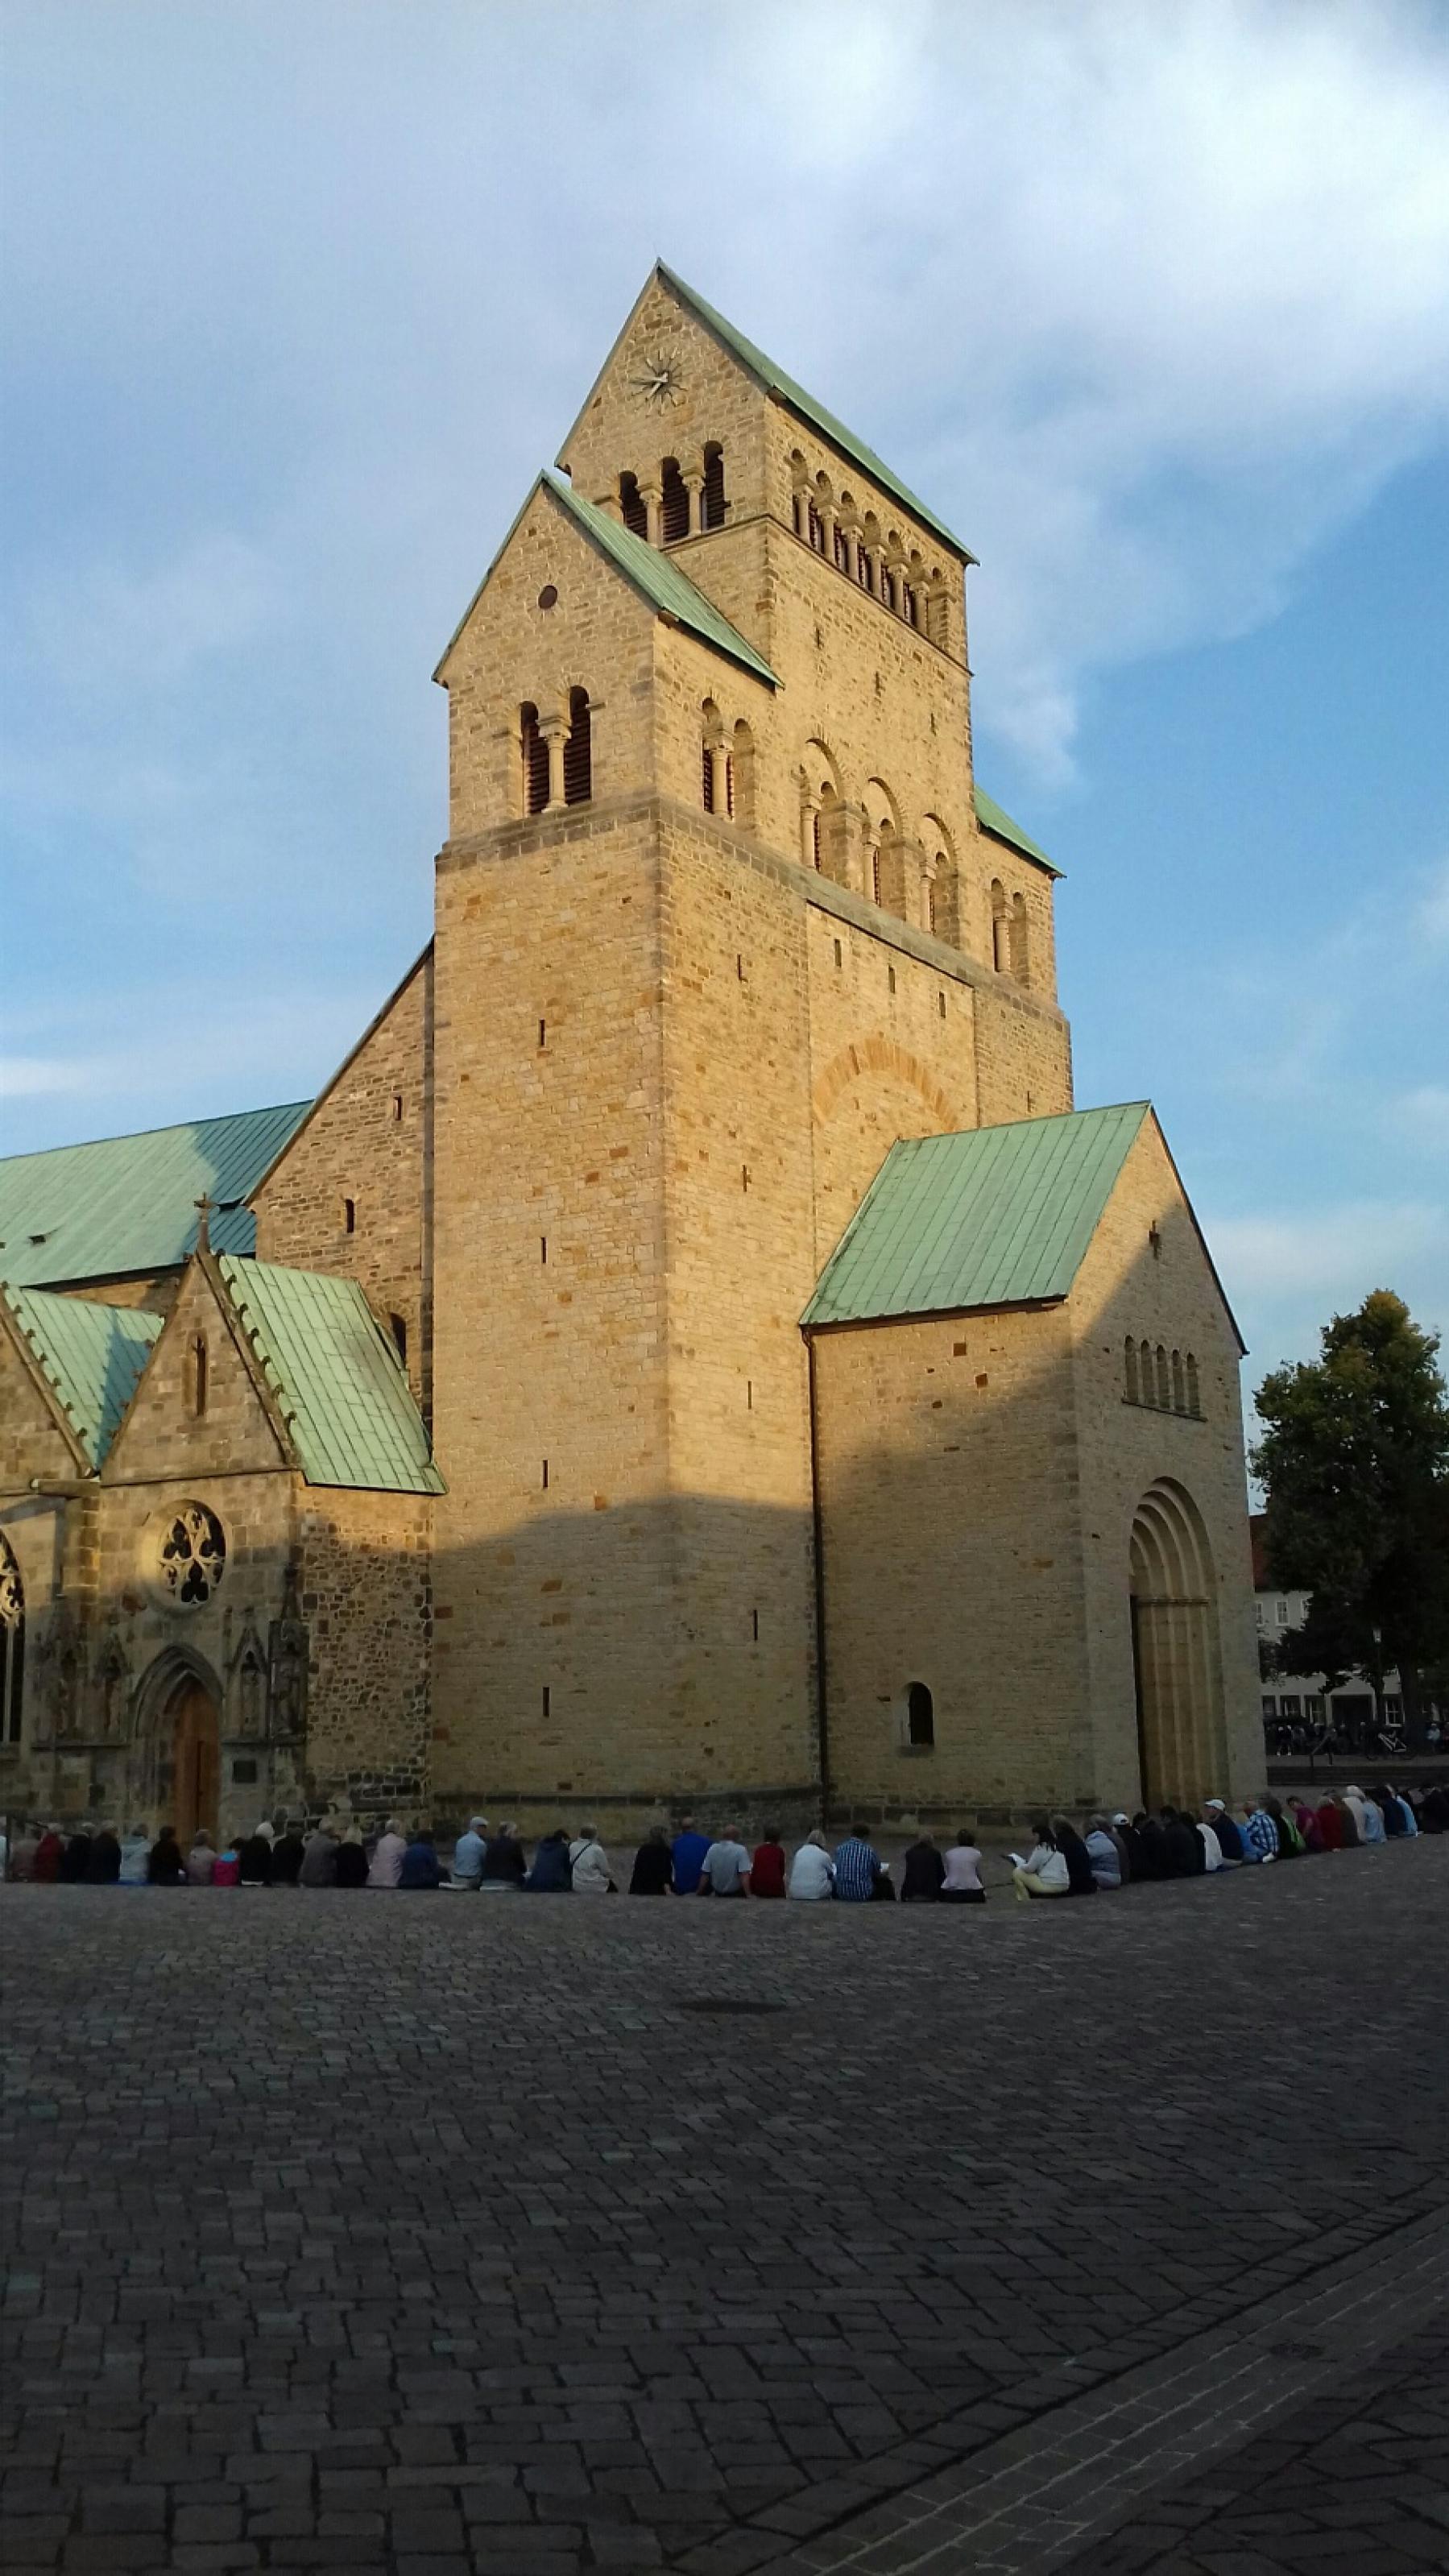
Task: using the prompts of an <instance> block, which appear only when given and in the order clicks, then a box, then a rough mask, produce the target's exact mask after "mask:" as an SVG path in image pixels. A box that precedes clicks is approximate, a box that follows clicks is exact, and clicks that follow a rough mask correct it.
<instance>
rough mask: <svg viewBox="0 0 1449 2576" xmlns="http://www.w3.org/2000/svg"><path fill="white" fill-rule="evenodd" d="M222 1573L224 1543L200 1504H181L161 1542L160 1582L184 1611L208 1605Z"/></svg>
mask: <svg viewBox="0 0 1449 2576" xmlns="http://www.w3.org/2000/svg"><path fill="white" fill-rule="evenodd" d="M225 1572H226V1539H225V1537H224V1536H223V1534H222V1526H221V1523H220V1521H219V1520H218V1519H217V1517H216V1514H215V1513H214V1512H209V1511H208V1510H207V1508H206V1506H205V1504H204V1503H183V1504H182V1506H181V1509H180V1511H179V1512H177V1513H176V1515H175V1517H174V1518H173V1519H172V1520H170V1521H168V1522H167V1523H166V1525H165V1528H164V1531H163V1534H162V1539H161V1581H162V1583H163V1584H164V1586H165V1588H166V1590H167V1591H168V1592H169V1593H170V1595H171V1598H172V1600H173V1601H175V1602H178V1603H180V1604H182V1605H183V1606H184V1607H185V1608H186V1609H188V1610H190V1609H194V1608H196V1607H197V1605H198V1604H199V1603H200V1602H203V1601H209V1600H210V1599H211V1596H212V1594H213V1593H214V1592H215V1590H216V1587H217V1585H218V1584H219V1583H220V1581H221V1578H222V1576H223V1575H224V1574H225Z"/></svg>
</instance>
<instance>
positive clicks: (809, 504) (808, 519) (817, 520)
mask: <svg viewBox="0 0 1449 2576" xmlns="http://www.w3.org/2000/svg"><path fill="white" fill-rule="evenodd" d="M805 533H806V535H807V536H808V538H809V540H810V543H811V544H812V546H813V547H814V548H815V551H816V553H817V554H818V555H823V554H824V552H825V521H824V520H823V519H822V518H821V516H820V513H819V511H818V510H817V509H816V507H815V504H814V502H813V500H810V499H808V498H807V501H806V505H805Z"/></svg>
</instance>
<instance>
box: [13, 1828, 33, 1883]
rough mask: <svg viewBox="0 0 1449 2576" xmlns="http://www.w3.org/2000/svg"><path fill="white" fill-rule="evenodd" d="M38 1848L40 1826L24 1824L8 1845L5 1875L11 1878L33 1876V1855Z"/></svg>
mask: <svg viewBox="0 0 1449 2576" xmlns="http://www.w3.org/2000/svg"><path fill="white" fill-rule="evenodd" d="M39 1849H40V1827H39V1826H38V1825H32V1824H24V1825H22V1826H21V1828H20V1831H19V1833H18V1834H17V1835H16V1837H15V1840H14V1842H13V1843H12V1845H11V1847H10V1859H9V1862H8V1865H7V1869H6V1875H7V1877H9V1878H12V1879H28V1878H33V1877H34V1876H35V1855H36V1853H37V1852H38V1851H39Z"/></svg>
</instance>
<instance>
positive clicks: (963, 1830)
mask: <svg viewBox="0 0 1449 2576" xmlns="http://www.w3.org/2000/svg"><path fill="white" fill-rule="evenodd" d="M943 1867H944V1870H945V1876H944V1877H943V1879H942V1881H941V1903H942V1904H943V1905H984V1904H985V1902H986V1890H985V1888H984V1887H983V1886H982V1884H981V1854H980V1851H979V1850H978V1848H977V1844H976V1840H975V1837H974V1835H973V1834H972V1833H971V1832H970V1830H969V1828H968V1827H967V1826H965V1825H958V1826H957V1828H956V1839H955V1841H954V1842H952V1843H948V1844H947V1846H946V1857H945V1861H944V1863H943Z"/></svg>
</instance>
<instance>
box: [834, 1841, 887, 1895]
mask: <svg viewBox="0 0 1449 2576" xmlns="http://www.w3.org/2000/svg"><path fill="white" fill-rule="evenodd" d="M880 1872H881V1862H880V1858H879V1855H878V1854H877V1853H876V1852H875V1851H874V1850H873V1849H872V1846H871V1839H870V1827H869V1825H853V1826H852V1827H851V1829H850V1832H849V1833H848V1834H847V1835H846V1837H845V1840H844V1842H843V1843H840V1844H838V1845H837V1847H836V1853H835V1893H836V1895H837V1896H839V1897H843V1898H844V1900H845V1902H846V1903H847V1904H848V1905H858V1904H859V1903H860V1902H861V1900H862V1899H863V1898H865V1897H869V1896H873V1895H874V1894H875V1883H876V1880H877V1879H878V1878H879V1876H880Z"/></svg>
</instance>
